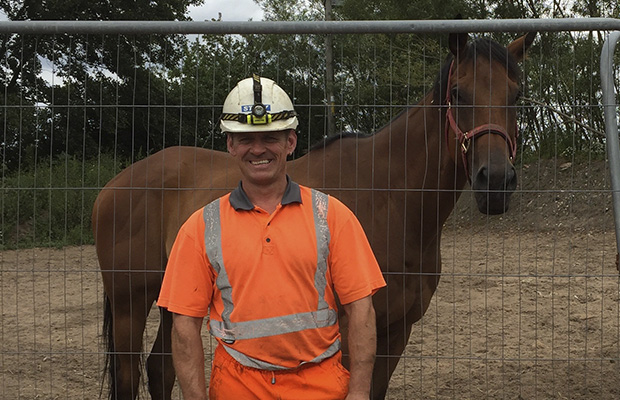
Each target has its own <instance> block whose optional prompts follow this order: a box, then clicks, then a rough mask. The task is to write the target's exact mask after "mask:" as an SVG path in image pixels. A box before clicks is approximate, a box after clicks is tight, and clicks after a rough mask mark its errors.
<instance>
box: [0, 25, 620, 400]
mask: <svg viewBox="0 0 620 400" xmlns="http://www.w3.org/2000/svg"><path fill="white" fill-rule="evenodd" d="M471 22H472V21H469V22H468V23H471ZM600 22H601V21H599V20H593V21H592V22H591V24H592V25H591V26H589V25H587V24H586V25H585V26H581V25H580V29H581V28H584V29H585V32H581V31H580V32H576V31H570V29H571V27H570V26H567V27H566V28H564V29H565V30H564V31H563V30H562V28H561V27H559V28H558V27H556V30H555V31H553V32H543V33H540V34H539V37H538V38H537V39H536V41H535V43H534V46H533V47H532V49H531V51H530V53H529V55H528V57H527V59H526V60H525V61H524V62H523V63H522V65H521V68H522V72H521V76H520V78H521V80H522V81H523V88H522V92H523V93H522V96H521V100H520V101H519V102H518V103H517V108H518V113H519V126H518V129H519V132H520V135H519V141H518V147H519V151H518V154H517V158H516V160H515V167H516V171H517V175H518V180H519V183H518V187H517V189H516V191H515V193H514V195H513V199H512V203H511V206H510V209H509V211H508V212H507V213H505V214H502V215H497V216H488V215H484V214H482V213H480V212H479V211H478V209H477V207H476V204H475V200H474V194H473V192H472V190H471V189H470V187H469V186H466V187H465V189H464V190H463V194H462V196H461V198H460V199H459V201H458V203H457V204H456V206H455V209H454V211H453V212H452V213H451V215H450V217H449V218H448V219H447V220H446V222H445V223H444V224H443V227H442V229H443V233H442V238H441V253H442V260H443V269H442V271H441V273H440V274H438V275H437V276H438V277H440V283H439V285H438V287H437V290H436V292H435V294H434V296H433V298H432V301H431V303H430V306H429V307H428V310H427V311H426V313H425V314H424V316H423V317H422V319H421V320H420V321H417V322H416V323H415V324H414V325H413V328H412V333H411V336H410V338H409V341H408V345H407V347H406V349H405V351H404V353H403V354H402V356H401V357H400V361H399V363H398V366H397V367H396V370H395V371H394V374H393V375H392V377H391V381H390V385H389V390H388V393H387V398H390V399H428V398H437V399H449V398H459V399H461V398H470V399H479V398H491V399H496V398H524V399H525V398H544V399H547V398H558V399H561V398H567V399H568V398H570V399H591V398H600V399H615V398H618V396H620V393H618V391H619V389H618V388H617V381H618V378H619V375H620V371H618V358H619V355H620V344H619V342H618V337H619V334H620V307H619V306H618V300H620V296H619V293H620V287H619V286H618V271H617V270H616V268H615V264H614V263H615V255H616V248H615V239H616V237H615V233H614V222H613V208H612V199H611V194H612V189H611V187H610V183H609V166H608V163H607V162H606V153H605V144H606V141H605V135H604V127H603V119H602V107H601V105H600V104H601V100H600V99H601V90H600V79H599V76H597V74H598V65H599V61H598V60H599V55H600V48H601V46H602V40H604V33H605V32H604V31H599V30H597V29H598V28H597V24H599V23H600ZM493 23H494V24H495V25H492V27H493V29H489V31H492V32H491V33H489V32H480V33H476V34H475V35H474V36H480V37H482V36H484V37H488V36H492V37H493V38H494V39H495V40H497V41H498V42H500V43H501V44H503V45H506V44H508V43H509V42H510V41H511V40H513V39H514V38H516V36H517V35H515V34H512V33H501V32H500V29H501V21H494V22H493ZM529 23H531V21H524V22H523V24H522V27H523V30H525V29H527V28H528V27H529V26H528V24H529ZM554 23H555V22H554ZM584 23H586V22H584V21H580V22H579V24H584ZM510 24H512V25H510V26H511V27H512V28H515V27H516V28H519V29H520V27H521V26H520V25H518V24H517V22H515V21H511V22H510ZM244 26H245V25H244ZM257 26H258V25H257ZM304 26H305V25H304ZM334 26H335V25H334ZM342 26H344V27H347V26H348V25H346V24H343V25H342ZM423 26H424V27H426V25H423ZM490 26H491V25H489V26H486V25H484V22H482V23H481V27H483V28H486V29H488V28H489V27H490ZM537 27H539V26H537ZM257 29H258V28H257ZM273 29H274V32H271V33H274V34H273V35H258V34H254V33H252V32H250V33H246V35H245V36H238V35H231V34H225V33H219V32H214V33H213V32H212V33H209V34H207V35H205V36H200V37H198V36H188V35H177V34H173V33H169V32H166V34H162V33H161V32H160V31H155V32H153V34H145V33H139V34H135V35H133V34H125V33H111V32H104V33H88V34H86V33H62V32H56V33H55V34H53V35H49V34H38V33H37V32H31V33H27V34H13V33H6V34H5V35H4V36H3V37H2V40H3V43H4V44H5V47H6V48H7V49H8V50H7V51H6V53H5V57H4V59H3V60H2V61H1V62H0V64H1V66H0V69H1V70H2V78H3V86H2V106H1V107H0V121H1V125H0V126H2V148H1V154H0V157H1V161H2V164H1V166H2V172H1V174H2V175H1V181H2V185H1V189H0V190H1V193H2V196H1V199H0V211H1V213H2V217H1V218H2V219H1V221H0V246H1V247H2V251H0V310H1V312H2V320H1V326H0V343H1V345H0V346H1V348H0V369H1V370H2V374H1V378H0V397H2V398H6V399H10V398H24V399H26V398H28V399H30V398H33V399H34V398H50V399H52V398H67V399H78V398H80V399H84V398H97V397H100V396H101V397H106V396H107V390H108V386H107V379H109V378H107V377H106V375H105V371H104V361H105V357H106V349H105V347H104V345H103V339H104V338H103V336H102V323H103V318H104V315H103V298H104V293H103V286H102V280H101V272H100V270H99V264H98V260H97V256H96V254H95V248H94V246H93V236H92V233H91V222H90V217H91V211H92V207H93V203H94V200H95V197H96V196H97V194H98V193H99V191H100V190H101V188H102V187H103V186H104V185H105V184H106V183H107V182H108V181H109V180H110V179H112V177H113V176H114V175H116V174H117V173H118V172H119V171H121V170H123V169H125V168H127V167H128V166H130V165H131V164H132V163H133V162H136V161H139V160H142V159H144V158H146V157H148V156H149V155H152V154H154V153H156V152H157V151H159V150H161V149H164V148H169V147H171V146H177V145H183V146H190V147H195V148H206V149H215V150H222V151H223V150H225V145H224V137H223V136H222V134H221V133H220V132H219V130H218V126H217V118H218V117H219V113H220V111H221V104H222V102H223V99H224V97H225V95H226V93H227V92H228V91H229V90H230V89H231V88H232V87H233V86H234V84H235V83H236V82H237V81H238V80H239V79H241V78H243V77H246V76H248V75H249V74H250V73H252V72H258V73H260V74H262V75H264V76H268V77H271V78H273V79H274V80H276V81H277V82H278V83H280V85H281V86H282V87H283V88H284V89H285V90H286V91H287V92H288V93H289V94H290V95H291V98H292V99H293V101H294V103H295V107H296V109H297V110H298V112H299V113H300V120H301V125H300V128H299V137H300V142H299V145H298V148H297V150H296V153H295V155H294V158H296V159H297V158H301V157H303V156H304V154H306V153H307V151H308V149H310V147H311V146H312V145H314V144H315V143H317V142H320V141H321V140H323V139H324V138H325V137H328V136H332V135H337V134H338V133H339V132H349V133H355V134H356V135H357V136H358V139H357V140H367V141H368V140H372V138H373V136H372V134H373V133H374V132H376V131H377V130H379V129H381V128H383V127H384V126H386V124H389V122H390V121H393V119H394V118H395V117H397V116H398V115H400V113H401V112H402V111H403V110H405V109H406V108H408V107H412V106H413V105H415V104H416V103H417V102H418V100H420V99H421V98H422V97H423V96H424V94H425V93H427V92H428V91H430V90H431V89H432V87H433V84H434V83H435V80H436V79H437V76H438V73H439V70H440V68H441V66H442V64H443V62H444V60H445V57H446V55H447V54H448V52H449V50H448V40H447V34H446V33H445V32H446V31H445V30H441V29H439V30H438V31H437V32H432V31H429V32H424V33H418V34H413V35H412V34H403V33H401V32H396V33H391V32H387V33H385V34H383V33H372V34H370V33H363V32H359V33H347V32H344V33H339V34H338V35H335V36H334V52H333V53H334V64H335V68H334V69H335V75H334V77H333V87H334V91H333V96H334V101H333V103H332V102H331V101H330V100H326V99H330V97H329V95H328V92H329V91H330V90H329V88H328V83H327V80H326V78H325V60H324V58H323V57H322V55H323V53H322V51H321V46H323V43H324V36H322V35H321V34H315V33H313V34H308V33H306V32H304V31H303V30H302V29H301V28H299V30H300V32H298V33H294V34H287V35H277V33H281V32H278V31H276V30H275V29H276V28H273ZM306 29H307V28H306ZM424 29H427V28H424ZM458 29H461V27H460V26H459V25H458V21H457V30H458ZM481 29H482V28H481ZM293 30H294V29H293ZM39 33H41V32H39ZM191 33H194V32H191ZM215 33H217V35H216V34H215ZM242 33H245V32H242ZM261 33H265V32H261ZM322 33H324V32H322ZM183 39H189V42H188V43H187V45H186V46H185V47H181V45H180V43H181V42H182V41H183ZM39 66H40V68H39ZM614 76H617V69H615V70H614ZM329 85H332V84H331V83H330V84H329ZM328 115H331V116H332V117H333V122H332V123H330V122H328V118H327V116H328ZM330 124H333V125H331V126H330ZM387 126H389V125H387ZM434 134H443V132H430V131H429V132H428V135H434ZM425 145H426V144H425V143H423V142H420V143H407V146H411V147H414V146H415V147H421V148H422V149H423V148H424V146H425ZM343 151H344V150H343ZM422 153H423V151H422V152H421V154H422ZM382 156H385V157H390V154H385V155H382ZM367 161H368V160H361V161H360V162H362V163H363V162H367ZM189 162H190V163H191V162H193V160H189ZM198 167H204V168H209V166H200V165H198ZM404 167H405V166H394V167H391V168H402V169H404ZM341 168H342V170H340V171H338V173H339V174H342V175H343V176H344V178H343V179H354V178H353V177H351V176H352V175H348V174H349V173H353V172H354V171H353V170H348V169H347V168H348V167H347V166H342V167H341ZM434 168H438V167H437V166H434ZM331 172H333V173H336V172H335V171H326V173H328V174H329V173H331ZM347 177H349V178H347ZM347 187H349V185H347V184H345V183H343V184H342V186H341V187H327V188H326V189H329V190H339V189H342V190H341V192H347V191H351V189H343V188H347ZM196 189H200V188H196ZM420 190H421V189H418V188H409V189H408V191H409V193H411V194H412V195H413V193H416V192H419V191H420ZM397 192H399V191H395V192H394V193H395V194H396V193H397ZM199 206H200V205H197V206H196V208H198V207H199ZM369 206H370V205H369V204H356V205H355V206H353V207H352V209H353V211H355V212H357V213H360V212H364V210H366V209H367V208H368V207H369ZM373 206H374V207H376V208H380V207H383V204H381V203H380V202H377V203H376V204H374V205H373ZM175 212H177V210H166V211H165V213H171V214H172V213H175ZM408 212H409V213H411V215H413V214H415V213H424V212H425V211H424V210H408ZM436 218H437V219H439V217H436ZM383 222H384V221H378V222H377V224H379V225H380V224H382V223H383ZM404 235H407V232H405V233H404ZM392 238H393V236H390V237H386V238H385V240H386V241H388V242H389V241H390V240H393V239H392ZM399 240H402V241H403V242H405V240H406V239H405V238H400V239H399ZM394 247H398V246H394ZM110 251H113V250H112V249H110ZM145 251H149V249H145ZM154 272H159V271H154ZM390 273H393V272H390ZM405 293H406V291H405ZM404 296H405V295H403V297H404ZM386 307H388V308H389V307H391V306H390V303H388V304H387V306H386ZM145 308H147V309H149V308H150V309H151V312H150V315H149V318H148V321H147V323H146V327H145V329H144V345H143V350H142V351H141V352H139V353H140V357H141V358H142V359H143V362H144V361H145V360H146V357H147V356H148V355H149V354H150V353H151V346H152V343H153V342H154V340H155V337H156V336H157V329H158V323H159V321H158V316H159V314H158V312H157V309H156V308H155V307H154V306H152V305H151V304H145ZM381 311H385V312H387V310H380V311H379V312H381ZM136 312H137V311H136ZM132 329H134V328H132ZM135 329H140V328H139V327H138V328H135ZM214 343H215V341H214V340H213V339H211V338H210V337H209V335H208V334H207V333H206V329H205V330H204V344H205V348H206V355H207V371H206V372H207V374H208V373H209V368H210V367H209V363H208V361H209V359H210V355H211V352H212V351H213V348H214ZM153 351H156V350H153ZM378 355H379V356H384V357H385V356H388V355H386V354H378ZM389 357H395V356H393V355H391V356H389ZM141 374H142V378H141V384H140V389H139V390H140V392H141V395H142V396H147V392H146V390H147V389H146V386H145V385H146V383H145V381H146V378H145V372H144V371H142V372H141ZM173 398H181V394H180V392H179V389H178V387H177V386H176V385H175V388H174V391H173Z"/></svg>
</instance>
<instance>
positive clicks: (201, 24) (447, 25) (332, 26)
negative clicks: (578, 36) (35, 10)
mask: <svg viewBox="0 0 620 400" xmlns="http://www.w3.org/2000/svg"><path fill="white" fill-rule="evenodd" d="M615 30H620V19H615V18H541V19H497V20H473V19H472V20H410V21H245V22H237V21H234V22H227V21H0V33H25V34H71V33H76V34H134V35H138V34H175V33H178V34H221V35H224V34H300V35H301V34H326V33H332V34H348V33H386V34H392V33H442V32H443V33H448V32H454V33H459V32H530V31H538V32H558V31H615Z"/></svg>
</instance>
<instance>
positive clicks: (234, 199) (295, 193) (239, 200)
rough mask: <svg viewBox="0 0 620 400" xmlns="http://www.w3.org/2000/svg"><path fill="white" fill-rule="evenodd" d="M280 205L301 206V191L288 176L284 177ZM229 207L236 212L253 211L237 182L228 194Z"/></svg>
mask: <svg viewBox="0 0 620 400" xmlns="http://www.w3.org/2000/svg"><path fill="white" fill-rule="evenodd" d="M280 203H281V204H282V205H283V206H285V205H287V204H292V203H300V204H301V190H300V189H299V185H298V184H297V183H295V182H293V181H292V180H291V178H289V176H288V175H287V176H286V189H285V190H284V196H282V200H281V201H280ZM230 205H231V206H232V207H233V208H234V209H235V210H236V211H239V210H245V211H250V210H253V209H254V204H252V202H251V201H250V199H249V198H248V195H247V194H245V191H244V190H243V185H242V184H241V182H239V186H237V187H236V188H235V190H233V191H232V192H231V193H230Z"/></svg>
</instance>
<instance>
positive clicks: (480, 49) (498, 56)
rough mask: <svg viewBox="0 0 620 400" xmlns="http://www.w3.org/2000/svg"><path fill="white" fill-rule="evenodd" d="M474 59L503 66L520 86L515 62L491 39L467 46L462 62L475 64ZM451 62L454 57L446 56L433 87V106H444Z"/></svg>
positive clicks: (476, 40)
mask: <svg viewBox="0 0 620 400" xmlns="http://www.w3.org/2000/svg"><path fill="white" fill-rule="evenodd" d="M476 57H484V58H486V59H487V60H489V61H496V62H497V63H499V64H500V65H503V66H504V67H505V68H506V72H507V73H508V77H509V78H510V79H513V80H515V81H516V82H517V83H518V84H519V85H521V69H520V68H519V64H518V63H517V60H515V58H514V57H513V56H512V54H510V52H508V51H507V50H506V48H505V47H504V46H502V45H501V44H499V43H497V42H495V41H494V40H493V39H491V38H487V37H484V38H478V39H475V40H473V41H472V42H470V43H469V44H468V46H467V50H466V52H465V54H464V58H463V60H464V61H468V60H469V61H471V62H475V61H476ZM452 60H454V55H453V54H448V56H447V57H446V59H445V61H444V64H443V65H442V67H441V69H440V70H439V74H438V76H437V79H436V81H435V84H434V85H433V100H434V103H435V104H439V105H445V104H446V88H447V85H448V74H449V73H450V64H451V63H452Z"/></svg>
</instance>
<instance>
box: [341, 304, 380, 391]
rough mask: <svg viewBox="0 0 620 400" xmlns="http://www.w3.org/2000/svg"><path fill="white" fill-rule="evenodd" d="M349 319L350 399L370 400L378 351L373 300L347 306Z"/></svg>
mask: <svg viewBox="0 0 620 400" xmlns="http://www.w3.org/2000/svg"><path fill="white" fill-rule="evenodd" d="M345 311H346V312H347V315H348V319H349V329H348V331H349V333H348V342H349V357H350V370H351V371H350V372H351V380H350V381H349V398H353V396H358V395H359V396H360V397H359V398H365V399H368V396H369V394H370V384H371V381H372V370H373V366H374V362H375V353H376V351H377V331H376V325H375V310H374V307H373V305H372V298H371V297H370V296H369V297H366V298H364V299H361V300H358V301H356V302H353V303H351V304H347V305H345Z"/></svg>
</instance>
